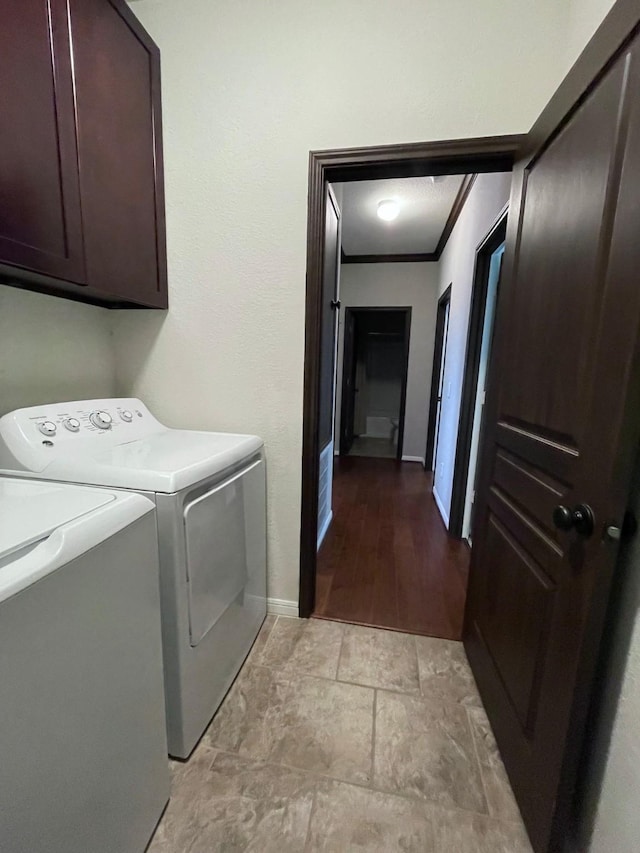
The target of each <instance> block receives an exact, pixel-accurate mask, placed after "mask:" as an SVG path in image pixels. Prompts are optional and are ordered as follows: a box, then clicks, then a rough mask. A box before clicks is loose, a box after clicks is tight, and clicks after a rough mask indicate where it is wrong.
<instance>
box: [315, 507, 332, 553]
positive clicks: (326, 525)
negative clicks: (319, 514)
mask: <svg viewBox="0 0 640 853" xmlns="http://www.w3.org/2000/svg"><path fill="white" fill-rule="evenodd" d="M332 521H333V510H331V512H330V513H329V515H328V516H327V517H326V518H325V520H324V523H323V525H322V527H321V528H320V530H319V531H318V544H317V545H316V550H317V551H319V550H320V546H321V545H322V541H323V539H324V537H325V536H326V535H327V530H328V529H329V525H330V524H331V522H332Z"/></svg>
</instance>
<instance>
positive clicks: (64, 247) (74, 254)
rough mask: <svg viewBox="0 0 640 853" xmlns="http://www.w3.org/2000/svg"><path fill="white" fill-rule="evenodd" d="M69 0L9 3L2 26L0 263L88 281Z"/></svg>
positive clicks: (15, 1)
mask: <svg viewBox="0 0 640 853" xmlns="http://www.w3.org/2000/svg"><path fill="white" fill-rule="evenodd" d="M68 32H69V29H68V20H67V12H66V3H65V2H64V0H6V2H4V3H3V9H2V23H1V24H0V80H1V81H2V85H0V116H1V117H2V120H1V121H0V263H6V264H11V265H15V266H18V267H22V268H24V269H27V270H31V271H34V272H37V273H44V274H46V275H50V276H55V277H56V278H62V279H66V280H68V281H72V282H76V283H78V284H82V283H84V259H83V251H82V231H81V225H80V199H79V191H78V165H77V155H76V137H75V117H74V104H73V82H72V74H71V62H70V56H69V36H68Z"/></svg>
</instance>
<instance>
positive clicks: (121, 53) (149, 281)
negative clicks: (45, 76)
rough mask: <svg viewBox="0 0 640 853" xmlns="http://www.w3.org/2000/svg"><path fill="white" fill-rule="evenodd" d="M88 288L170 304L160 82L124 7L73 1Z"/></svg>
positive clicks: (147, 46)
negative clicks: (168, 295) (160, 140)
mask: <svg viewBox="0 0 640 853" xmlns="http://www.w3.org/2000/svg"><path fill="white" fill-rule="evenodd" d="M70 8H71V25H72V32H73V37H74V38H73V61H74V70H75V86H76V99H77V114H78V151H79V162H80V188H81V194H82V215H83V223H84V235H85V245H86V256H87V274H88V278H89V283H90V284H91V286H92V287H93V288H95V289H96V290H98V291H103V292H106V293H109V294H113V295H115V296H120V297H122V298H123V299H124V298H126V299H127V300H131V301H133V302H135V301H139V302H142V303H145V304H149V305H156V304H157V305H158V306H160V307H166V259H165V245H164V243H165V239H164V210H163V195H162V162H161V159H160V153H161V152H160V142H159V137H160V105H159V92H157V86H158V85H159V80H156V79H155V74H157V63H156V62H155V52H156V51H157V49H156V48H155V45H153V44H152V42H151V41H150V39H149V38H148V36H146V33H143V32H142V31H141V28H139V27H138V26H132V25H131V22H130V20H129V17H130V15H131V13H130V12H129V10H128V9H127V7H126V4H125V3H122V2H120V0H70Z"/></svg>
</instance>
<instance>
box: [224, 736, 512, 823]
mask: <svg viewBox="0 0 640 853" xmlns="http://www.w3.org/2000/svg"><path fill="white" fill-rule="evenodd" d="M216 752H217V753H218V754H222V755H228V756H230V757H231V758H239V759H240V760H241V761H246V762H248V763H251V762H253V763H254V764H262V765H263V766H265V767H277V768H280V769H281V770H289V771H291V772H293V773H299V774H300V775H302V776H308V777H310V778H311V779H314V780H316V781H317V782H322V781H327V782H335V783H337V784H338V785H351V786H352V787H354V788H359V789H360V790H362V791H369V792H370V793H373V794H385V795H388V796H391V797H397V798H398V799H400V800H406V801H407V802H410V803H418V804H422V805H426V806H431V807H435V808H438V809H442V810H443V811H449V812H460V813H462V814H471V815H477V816H478V817H482V818H485V819H487V818H488V819H489V820H492V821H495V822H496V823H498V824H503V825H507V826H519V825H520V823H521V822H520V821H517V820H505V819H504V818H500V817H494V816H493V815H489V814H487V813H486V812H479V811H477V810H476V809H469V808H466V807H465V806H457V805H454V804H445V803H441V802H439V801H438V800H432V799H429V798H427V797H417V796H415V795H412V794H406V793H403V792H402V791H397V790H394V789H392V788H383V787H372V786H371V785H367V784H365V783H364V782H356V781H354V780H352V779H344V778H343V777H338V776H329V775H328V774H326V773H318V772H317V771H314V770H305V769H303V768H301V767H296V766H295V765H293V764H283V763H279V762H276V761H270V760H268V759H264V758H255V757H252V756H251V755H241V754H240V753H238V752H231V751H230V750H228V749H219V748H217V749H216Z"/></svg>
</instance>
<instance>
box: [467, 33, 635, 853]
mask: <svg viewBox="0 0 640 853" xmlns="http://www.w3.org/2000/svg"><path fill="white" fill-rule="evenodd" d="M515 181H516V184H515V192H514V194H513V197H512V200H513V204H512V210H511V213H510V215H509V223H510V224H509V233H508V238H507V252H506V257H505V269H504V286H503V289H502V292H501V296H500V303H499V306H498V318H497V323H496V358H495V361H494V370H493V374H492V375H493V378H492V380H491V385H490V399H489V405H488V416H487V422H488V429H487V436H486V442H485V446H484V455H483V463H482V473H481V485H480V494H479V508H478V517H477V519H476V525H475V528H474V533H473V543H474V547H473V555H472V566H471V577H470V586H469V596H468V600H467V611H466V620H465V645H466V648H467V651H468V654H469V658H470V661H471V664H472V667H473V671H474V674H475V676H476V679H477V681H478V685H479V687H480V691H481V694H482V697H483V700H484V702H485V705H486V708H487V711H488V713H489V716H490V719H491V723H492V725H493V728H494V731H495V734H496V737H497V740H498V743H499V746H500V749H501V752H502V755H503V758H504V761H505V764H506V766H507V769H508V772H509V776H510V778H511V781H512V784H513V788H514V791H515V794H516V797H517V800H518V803H519V805H520V808H521V811H522V814H523V817H524V820H525V823H526V825H527V827H528V830H529V833H530V837H531V840H532V843H533V846H534V849H535V850H536V851H548V850H554V851H555V850H559V849H560V848H561V843H562V837H563V833H564V830H565V828H566V820H567V811H568V806H569V802H570V798H571V793H572V789H573V785H574V781H575V773H576V764H577V759H578V755H579V750H580V746H581V738H582V734H583V727H584V722H585V715H586V712H587V708H588V700H589V697H590V692H591V686H592V678H593V672H594V665H595V659H596V655H597V650H598V646H599V642H600V639H601V635H602V626H603V620H604V613H605V607H606V603H607V595H608V589H609V585H610V581H611V577H612V573H613V567H614V562H615V558H616V550H617V545H616V543H615V542H614V541H611V540H610V539H609V537H608V536H607V535H606V533H605V530H606V528H607V526H608V525H610V524H620V523H621V520H622V517H623V514H624V510H625V504H626V499H627V494H628V489H629V481H630V476H631V469H632V461H633V456H634V454H635V450H636V447H637V441H638V437H639V430H640V423H639V418H638V415H639V413H640V381H639V379H640V377H639V376H638V363H639V360H638V330H639V328H640V287H639V286H638V270H639V269H640V248H639V247H640V239H639V236H638V235H640V196H639V194H638V186H640V57H639V53H638V47H637V46H635V47H633V50H627V51H626V52H625V53H624V55H623V56H622V57H621V58H619V59H618V60H617V61H616V62H615V64H614V65H613V66H612V67H611V68H610V69H609V71H608V72H607V73H606V75H604V76H603V77H602V79H601V80H600V81H599V82H598V83H597V85H596V86H595V87H594V88H593V89H592V91H591V92H590V94H588V96H587V97H586V98H585V99H584V100H583V101H582V103H581V104H580V105H579V106H577V108H575V110H574V111H573V112H572V113H571V114H570V115H569V116H568V117H566V120H565V121H564V122H563V124H562V125H561V126H560V127H559V128H558V129H557V130H556V131H555V132H554V134H553V135H552V136H551V137H550V138H548V139H547V140H545V141H544V143H543V144H542V145H537V146H536V149H535V150H532V151H531V152H530V153H529V154H528V156H527V157H526V158H525V159H524V160H523V161H522V162H521V164H520V168H519V169H518V170H517V173H516V177H515ZM579 504H586V505H588V506H589V507H590V508H591V510H592V512H593V515H594V519H595V523H594V530H593V534H592V535H591V536H590V537H587V536H586V535H581V533H580V532H578V530H576V529H575V527H574V529H572V530H569V531H565V530H563V529H559V528H558V527H557V526H555V524H554V520H553V514H554V509H555V508H556V507H560V506H563V507H566V508H568V509H570V510H572V509H573V508H575V507H576V506H578V505H579Z"/></svg>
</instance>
